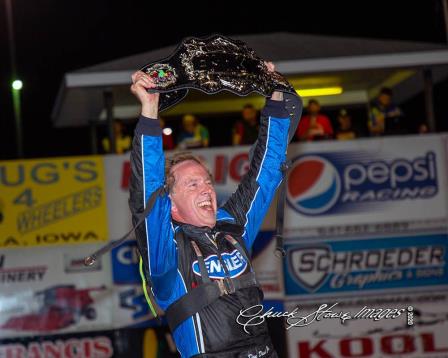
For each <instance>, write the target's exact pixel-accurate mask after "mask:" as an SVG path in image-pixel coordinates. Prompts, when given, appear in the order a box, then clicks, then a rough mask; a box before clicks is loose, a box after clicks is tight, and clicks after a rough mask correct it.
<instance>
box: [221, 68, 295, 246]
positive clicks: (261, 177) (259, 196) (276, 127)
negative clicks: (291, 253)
mask: <svg viewBox="0 0 448 358" xmlns="http://www.w3.org/2000/svg"><path fill="white" fill-rule="evenodd" d="M268 67H269V66H268ZM289 124H290V118H289V114H288V112H287V111H286V108H285V102H284V101H283V94H282V93H281V92H274V93H273V94H272V97H271V98H270V99H267V100H266V105H265V107H264V108H263V110H262V112H261V123H260V130H259V132H258V140H257V145H256V147H255V150H254V152H253V156H252V161H251V163H250V167H249V172H248V173H247V174H246V175H245V176H244V178H243V179H242V181H241V183H240V184H239V186H238V189H237V190H236V192H235V193H234V194H233V195H232V196H231V197H230V199H229V200H228V201H227V203H226V204H225V205H224V206H223V208H222V209H224V210H225V211H226V212H227V213H228V214H230V215H231V216H233V217H234V218H235V220H236V222H237V223H238V224H241V225H243V226H244V228H245V233H244V240H245V243H246V246H247V247H248V248H249V249H250V248H251V246H252V244H253V242H254V240H255V237H256V236H257V233H258V230H259V229H260V226H261V223H262V222H263V219H264V217H265V215H266V213H267V211H268V209H269V206H270V204H271V201H272V199H273V197H274V194H275V191H276V189H277V187H278V186H279V184H280V182H281V181H282V178H283V173H282V170H281V167H282V164H283V163H284V162H285V160H286V148H287V145H288V130H289Z"/></svg>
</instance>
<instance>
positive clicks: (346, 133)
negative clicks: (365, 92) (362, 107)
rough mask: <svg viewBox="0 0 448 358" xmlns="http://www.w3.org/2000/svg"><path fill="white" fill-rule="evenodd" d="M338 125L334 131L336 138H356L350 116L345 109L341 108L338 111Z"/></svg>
mask: <svg viewBox="0 0 448 358" xmlns="http://www.w3.org/2000/svg"><path fill="white" fill-rule="evenodd" d="M338 126H339V127H338V130H337V132H336V139H337V140H350V139H355V138H356V133H355V131H354V130H353V128H352V118H351V117H350V115H349V114H348V112H347V110H345V109H341V110H340V111H339V113H338Z"/></svg>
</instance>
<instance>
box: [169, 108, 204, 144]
mask: <svg viewBox="0 0 448 358" xmlns="http://www.w3.org/2000/svg"><path fill="white" fill-rule="evenodd" d="M209 137H210V136H209V133H208V129H207V128H206V127H204V126H203V125H202V124H201V123H199V121H198V119H197V118H196V116H194V115H192V114H186V115H184V116H183V117H182V131H181V132H180V133H179V136H178V137H177V146H178V148H179V149H193V148H205V147H208V145H209V142H210V139H209Z"/></svg>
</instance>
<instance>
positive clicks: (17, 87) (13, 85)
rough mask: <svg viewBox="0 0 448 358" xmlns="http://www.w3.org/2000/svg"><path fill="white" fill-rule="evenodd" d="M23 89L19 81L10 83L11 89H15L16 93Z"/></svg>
mask: <svg viewBox="0 0 448 358" xmlns="http://www.w3.org/2000/svg"><path fill="white" fill-rule="evenodd" d="M22 87H23V82H22V81H20V80H15V81H14V82H13V83H12V88H13V89H15V90H16V91H20V90H21V89H22Z"/></svg>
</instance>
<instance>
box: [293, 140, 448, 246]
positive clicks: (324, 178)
mask: <svg viewBox="0 0 448 358" xmlns="http://www.w3.org/2000/svg"><path fill="white" fill-rule="evenodd" d="M289 156H290V158H291V159H292V161H293V163H292V167H291V169H290V171H289V173H288V190H287V210H286V222H285V228H286V230H287V232H288V235H290V236H295V237H297V236H300V237H307V236H313V237H316V236H317V237H322V236H347V235H353V234H355V235H356V234H357V235H359V234H360V233H367V234H372V233H377V232H379V231H381V232H386V233H387V232H389V233H390V232H413V231H416V230H418V231H425V230H427V229H434V228H438V227H441V226H443V225H445V226H446V220H447V214H448V213H447V175H446V173H447V171H446V166H447V160H446V154H445V150H444V141H443V137H442V136H440V135H428V136H405V137H400V138H396V137H388V138H387V137H386V138H377V139H362V140H356V141H344V142H337V141H328V142H319V143H306V144H300V145H296V146H291V149H290V150H289Z"/></svg>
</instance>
